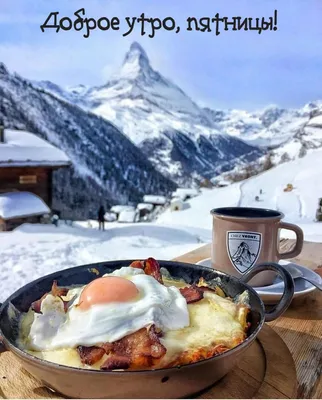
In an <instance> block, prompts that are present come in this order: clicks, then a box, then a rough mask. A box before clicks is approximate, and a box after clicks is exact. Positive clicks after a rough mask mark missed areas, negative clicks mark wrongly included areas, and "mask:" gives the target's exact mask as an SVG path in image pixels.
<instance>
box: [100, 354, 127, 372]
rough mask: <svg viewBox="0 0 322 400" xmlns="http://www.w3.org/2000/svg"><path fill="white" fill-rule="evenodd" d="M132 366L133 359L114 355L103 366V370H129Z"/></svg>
mask: <svg viewBox="0 0 322 400" xmlns="http://www.w3.org/2000/svg"><path fill="white" fill-rule="evenodd" d="M130 365H131V359H130V357H128V356H119V355H113V356H111V357H109V358H108V359H107V360H106V361H105V362H104V363H103V364H102V365H101V370H103V371H111V370H112V369H128V368H129V367H130Z"/></svg>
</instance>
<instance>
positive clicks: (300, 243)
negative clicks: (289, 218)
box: [277, 222, 304, 260]
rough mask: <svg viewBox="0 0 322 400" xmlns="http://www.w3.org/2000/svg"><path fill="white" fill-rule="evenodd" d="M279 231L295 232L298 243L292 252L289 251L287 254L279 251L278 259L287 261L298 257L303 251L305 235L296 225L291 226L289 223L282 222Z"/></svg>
mask: <svg viewBox="0 0 322 400" xmlns="http://www.w3.org/2000/svg"><path fill="white" fill-rule="evenodd" d="M279 229H287V230H289V231H293V232H295V235H296V243H295V246H294V247H293V249H292V250H290V251H287V252H286V253H280V252H279V251H278V250H277V257H278V259H280V260H285V259H287V258H294V257H296V256H298V255H299V254H300V253H301V251H302V249H303V243H304V235H303V231H302V229H301V228H300V227H299V226H297V225H294V224H289V223H288V222H280V223H279Z"/></svg>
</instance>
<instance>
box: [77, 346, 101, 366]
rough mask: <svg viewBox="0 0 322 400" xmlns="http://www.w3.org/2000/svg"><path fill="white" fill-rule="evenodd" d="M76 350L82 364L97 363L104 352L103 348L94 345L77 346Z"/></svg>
mask: <svg viewBox="0 0 322 400" xmlns="http://www.w3.org/2000/svg"><path fill="white" fill-rule="evenodd" d="M77 352H78V354H79V356H80V359H81V361H82V363H83V364H87V365H93V364H95V363H97V361H99V360H100V359H101V358H102V357H103V356H104V354H105V350H104V349H103V348H101V347H96V346H90V347H86V346H78V347H77Z"/></svg>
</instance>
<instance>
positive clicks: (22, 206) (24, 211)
mask: <svg viewBox="0 0 322 400" xmlns="http://www.w3.org/2000/svg"><path fill="white" fill-rule="evenodd" d="M48 213H50V209H49V207H48V206H47V205H46V204H45V203H44V202H43V200H42V199H41V198H40V197H38V196H36V195H35V194H33V193H29V192H9V193H2V194H0V218H2V219H4V220H9V219H13V218H22V217H29V216H33V215H43V214H48Z"/></svg>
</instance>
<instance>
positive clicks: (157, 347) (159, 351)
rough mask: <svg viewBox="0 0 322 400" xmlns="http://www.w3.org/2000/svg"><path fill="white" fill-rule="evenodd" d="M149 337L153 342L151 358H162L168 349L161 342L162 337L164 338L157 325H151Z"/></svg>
mask: <svg viewBox="0 0 322 400" xmlns="http://www.w3.org/2000/svg"><path fill="white" fill-rule="evenodd" d="M148 333H149V337H150V340H151V356H152V357H153V358H161V357H163V356H164V355H165V353H166V352H167V349H166V348H165V347H164V346H163V344H162V343H161V342H160V339H159V338H160V335H161V336H162V332H161V331H160V332H157V330H156V327H155V325H151V327H150V329H149V331H148Z"/></svg>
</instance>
